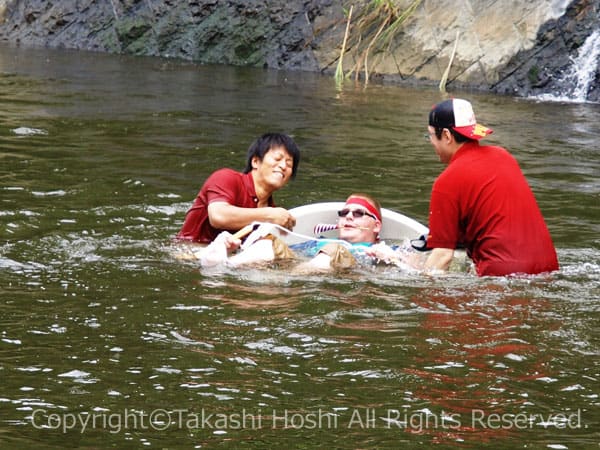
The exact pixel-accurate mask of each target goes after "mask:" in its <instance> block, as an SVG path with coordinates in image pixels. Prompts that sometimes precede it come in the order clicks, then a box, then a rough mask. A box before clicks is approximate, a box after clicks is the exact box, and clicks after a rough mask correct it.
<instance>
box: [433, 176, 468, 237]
mask: <svg viewBox="0 0 600 450" xmlns="http://www.w3.org/2000/svg"><path fill="white" fill-rule="evenodd" d="M436 186H437V182H436V183H435V184H434V186H433V190H432V191H431V201H430V203H429V235H428V236H427V247H428V248H456V246H457V244H458V242H459V239H460V230H459V223H460V211H459V206H458V202H457V201H456V199H455V198H454V197H453V196H451V195H448V194H446V193H444V192H443V191H441V190H439V189H438V188H436Z"/></svg>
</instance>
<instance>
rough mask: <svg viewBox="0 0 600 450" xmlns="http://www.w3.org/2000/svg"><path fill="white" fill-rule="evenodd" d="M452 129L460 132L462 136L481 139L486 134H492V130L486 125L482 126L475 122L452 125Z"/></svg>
mask: <svg viewBox="0 0 600 450" xmlns="http://www.w3.org/2000/svg"><path fill="white" fill-rule="evenodd" d="M452 129H453V130H454V131H456V132H457V133H460V134H462V135H463V136H464V137H468V138H469V139H476V140H479V139H482V138H484V137H486V136H487V135H488V134H492V133H493V132H494V130H492V129H491V128H488V127H484V126H483V125H481V124H478V123H476V124H475V125H467V126H465V127H452Z"/></svg>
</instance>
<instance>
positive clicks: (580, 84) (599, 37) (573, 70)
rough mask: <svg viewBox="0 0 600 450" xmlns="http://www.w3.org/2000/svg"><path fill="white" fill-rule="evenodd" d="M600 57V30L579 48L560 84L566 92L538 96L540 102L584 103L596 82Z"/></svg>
mask: <svg viewBox="0 0 600 450" xmlns="http://www.w3.org/2000/svg"><path fill="white" fill-rule="evenodd" d="M599 56H600V29H598V30H596V31H594V32H593V33H592V34H591V35H590V36H588V38H587V39H586V40H585V42H584V43H583V45H582V46H581V47H580V48H579V52H578V55H577V57H576V58H573V59H572V64H571V66H570V67H569V69H568V71H567V73H566V74H565V76H564V77H563V78H562V79H561V82H560V84H561V85H562V86H563V89H564V90H561V91H560V92H558V93H555V94H542V95H539V96H537V98H538V99H540V100H550V101H568V102H577V103H584V102H586V100H587V95H588V92H589V90H590V86H591V84H592V82H593V81H594V76H595V75H596V70H597V67H598V57H599Z"/></svg>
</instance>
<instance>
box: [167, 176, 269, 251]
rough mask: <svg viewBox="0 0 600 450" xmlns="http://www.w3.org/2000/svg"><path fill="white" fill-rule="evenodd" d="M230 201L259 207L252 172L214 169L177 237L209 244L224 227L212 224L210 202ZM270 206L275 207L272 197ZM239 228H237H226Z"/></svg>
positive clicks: (239, 204)
mask: <svg viewBox="0 0 600 450" xmlns="http://www.w3.org/2000/svg"><path fill="white" fill-rule="evenodd" d="M216 201H219V202H227V203H229V204H230V205H233V206H239V207H241V208H256V207H257V205H258V197H257V196H256V191H255V189H254V180H253V178H252V173H246V174H244V173H240V172H237V171H235V170H233V169H220V170H217V171H216V172H213V173H212V174H211V175H210V176H209V177H208V178H207V180H206V181H205V183H204V185H203V186H202V188H201V189H200V192H198V196H197V197H196V199H195V200H194V203H193V205H192V207H191V208H190V210H189V211H188V212H187V214H186V216H185V220H184V222H183V226H182V227H181V230H180V231H179V233H178V234H177V236H176V237H177V239H183V240H188V241H194V242H201V243H208V242H211V241H213V240H214V239H215V238H216V237H217V235H218V234H219V233H220V232H221V231H224V230H219V229H217V228H215V227H213V226H212V225H211V224H210V221H209V220H208V205H209V204H210V203H212V202H216ZM268 204H269V206H275V205H274V202H273V198H272V197H271V198H269V202H268ZM227 231H237V230H227Z"/></svg>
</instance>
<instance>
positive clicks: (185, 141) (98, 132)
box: [0, 48, 600, 449]
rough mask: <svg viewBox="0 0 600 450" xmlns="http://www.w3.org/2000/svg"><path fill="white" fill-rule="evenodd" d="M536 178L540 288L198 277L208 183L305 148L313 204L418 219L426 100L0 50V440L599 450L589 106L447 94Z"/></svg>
mask: <svg viewBox="0 0 600 450" xmlns="http://www.w3.org/2000/svg"><path fill="white" fill-rule="evenodd" d="M456 94H457V95H461V96H467V97H468V98H469V99H471V100H472V101H473V103H474V105H475V109H476V113H477V115H478V118H479V120H480V121H481V122H482V123H484V124H486V125H488V126H490V127H492V128H494V129H495V132H494V134H493V135H492V136H491V138H490V139H489V142H492V143H498V144H500V145H503V146H505V147H507V148H508V149H510V150H511V151H512V152H513V154H514V155H515V156H516V157H517V159H518V160H519V162H520V163H521V165H522V168H523V171H524V173H525V175H526V177H527V179H528V180H529V182H530V184H531V186H532V189H533V190H534V192H535V194H536V196H537V199H538V202H539V204H540V207H541V209H542V212H543V214H544V215H545V217H546V220H547V223H548V226H549V228H550V231H551V233H552V236H553V238H554V241H555V244H556V247H557V251H558V256H559V261H560V265H561V269H560V271H559V272H558V273H555V274H552V275H551V276H538V277H529V278H476V277H473V276H471V275H468V274H465V273H454V274H451V275H449V276H445V277H439V278H429V277H423V276H416V275H410V274H403V273H401V272H399V271H398V270H395V269H373V270H366V269H365V270H362V271H357V272H355V273H348V274H340V275H336V276H328V277H316V276H299V275H290V274H289V273H287V272H285V271H282V270H278V269H277V268H272V269H263V270H258V269H247V270H238V271H233V270H229V271H227V270H225V271H221V272H214V271H212V272H206V271H203V270H201V269H200V268H199V267H198V266H197V264H195V263H193V262H190V261H185V262H183V261H180V260H178V259H176V258H175V257H174V256H173V254H174V251H173V250H174V246H173V244H172V242H171V238H172V237H173V236H174V235H175V233H176V232H177V231H178V229H179V227H180V226H181V224H182V221H183V217H184V214H185V212H186V210H187V208H188V207H189V205H190V204H191V202H192V200H193V198H194V197H195V195H196V192H197V190H198V189H199V187H200V185H201V184H202V182H203V180H204V179H205V178H206V176H207V175H208V174H209V173H211V172H212V171H213V170H215V169H217V168H220V167H223V166H228V167H233V168H235V169H242V168H243V166H244V161H245V151H246V149H247V147H248V145H249V144H250V142H251V141H252V140H253V139H254V138H255V137H257V136H258V135H260V134H262V133H264V132H266V131H271V130H274V131H283V132H286V133H289V134H292V135H293V136H294V137H295V139H296V141H297V142H298V144H299V146H300V148H301V150H302V152H303V154H302V161H301V164H300V169H299V172H298V177H297V179H296V180H294V181H293V182H291V183H290V185H288V186H287V187H286V188H285V189H283V190H282V191H280V192H279V193H278V195H277V201H278V204H280V205H282V206H285V207H294V206H299V205H302V204H305V203H311V202H317V201H342V200H343V199H344V198H345V197H346V196H347V194H348V193H350V192H351V191H357V190H358V191H366V192H370V193H372V194H374V195H376V196H377V197H378V198H379V199H380V200H381V202H382V204H383V206H385V207H388V208H390V209H394V210H397V211H401V212H403V213H405V214H407V215H409V216H411V217H413V218H415V219H417V220H419V221H421V222H423V223H426V220H427V205H428V200H429V190H430V187H431V184H432V182H433V180H434V178H435V177H436V175H437V174H438V173H439V172H440V171H441V169H442V166H441V165H440V163H439V162H438V161H437V159H436V157H435V155H434V152H433V149H432V148H431V146H430V144H429V143H428V142H427V141H426V140H425V139H424V134H425V132H426V116H427V113H428V110H429V108H430V107H431V105H432V104H433V103H435V102H437V101H439V100H440V98H441V97H440V94H439V93H438V92H437V91H436V90H433V89H426V88H420V89H417V88H415V89H409V88H403V87H398V86H386V85H383V86H382V85H369V86H368V87H367V88H364V87H363V86H355V85H354V84H353V83H351V82H349V83H348V84H346V85H344V86H337V87H336V85H335V82H334V80H333V79H332V78H330V77H324V76H321V75H318V74H311V73H285V72H275V71H264V70H256V69H246V68H235V67H219V66H200V65H195V64H191V63H185V62H179V61H169V60H163V59H156V58H131V57H122V56H110V55H103V54H93V53H78V52H67V51H46V50H22V49H20V50H19V49H13V48H0V105H1V107H0V156H1V159H0V161H1V166H0V168H1V169H0V192H1V203H0V236H1V241H0V286H1V289H2V290H1V294H0V379H1V380H2V382H1V383H0V446H1V447H2V448H32V447H35V448H68V447H81V448H105V447H116V448H140V447H150V448H216V447H218V448H222V447H224V448H241V447H244V448H256V449H264V448H284V447H288V448H340V449H354V448H400V447H402V448H416V447H420V448H428V447H429V446H431V445H432V444H441V446H442V448H449V447H455V446H456V447H461V448H486V447H489V448H525V447H526V448H553V449H565V448H597V447H598V443H599V442H600V426H599V423H600V408H599V405H600V398H599V395H600V382H599V381H600V358H599V355H600V238H599V236H600V212H599V208H598V205H599V196H600V180H599V174H600V156H599V154H598V136H600V106H599V105H595V104H576V103H568V104H566V103H557V102H552V103H549V102H539V101H533V100H526V99H514V98H509V97H499V96H487V95H476V94H468V93H467V94H465V93H462V94H460V93H456Z"/></svg>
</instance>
